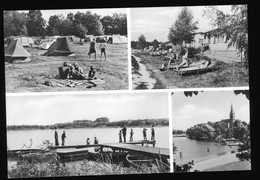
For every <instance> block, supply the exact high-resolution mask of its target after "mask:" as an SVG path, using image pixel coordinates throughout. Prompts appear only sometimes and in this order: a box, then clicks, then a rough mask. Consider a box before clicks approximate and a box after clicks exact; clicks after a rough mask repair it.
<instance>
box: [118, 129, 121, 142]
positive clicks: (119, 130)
mask: <svg viewBox="0 0 260 180" xmlns="http://www.w3.org/2000/svg"><path fill="white" fill-rule="evenodd" d="M118 135H119V142H120V143H121V142H122V131H121V130H119V133H118Z"/></svg>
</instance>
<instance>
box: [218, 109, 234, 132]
mask: <svg viewBox="0 0 260 180" xmlns="http://www.w3.org/2000/svg"><path fill="white" fill-rule="evenodd" d="M235 120H236V119H235V112H234V109H233V105H232V104H231V109H230V113H229V119H222V120H221V122H224V123H225V124H226V125H227V127H228V129H231V130H232V129H233V126H234V121H235Z"/></svg>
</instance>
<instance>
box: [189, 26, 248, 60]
mask: <svg viewBox="0 0 260 180" xmlns="http://www.w3.org/2000/svg"><path fill="white" fill-rule="evenodd" d="M229 42H230V39H228V38H227V36H226V35H224V34H221V33H219V31H218V29H214V30H210V31H207V32H198V33H195V34H194V41H193V42H192V43H191V44H190V46H191V47H195V48H197V47H199V46H201V45H204V46H206V45H208V46H209V48H210V51H208V52H207V53H208V55H209V56H212V57H214V58H215V57H223V58H228V59H233V60H241V58H243V56H244V55H243V54H241V53H240V52H238V50H237V49H236V48H235V47H234V46H232V45H231V46H228V44H229Z"/></svg>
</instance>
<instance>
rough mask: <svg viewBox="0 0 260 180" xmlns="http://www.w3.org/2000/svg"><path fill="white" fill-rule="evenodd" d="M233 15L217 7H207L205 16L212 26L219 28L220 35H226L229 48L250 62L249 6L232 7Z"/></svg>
mask: <svg viewBox="0 0 260 180" xmlns="http://www.w3.org/2000/svg"><path fill="white" fill-rule="evenodd" d="M231 12H232V13H231V14H224V13H223V12H222V11H220V10H218V9H217V8H216V7H214V6H211V7H207V9H206V10H204V11H203V16H205V17H206V18H208V19H210V21H211V25H212V26H213V27H216V28H217V33H218V35H226V36H227V39H229V40H230V41H229V44H228V46H229V47H230V46H234V47H235V48H236V49H237V50H238V51H239V52H240V53H241V54H242V53H244V60H245V61H248V17H247V5H232V6H231Z"/></svg>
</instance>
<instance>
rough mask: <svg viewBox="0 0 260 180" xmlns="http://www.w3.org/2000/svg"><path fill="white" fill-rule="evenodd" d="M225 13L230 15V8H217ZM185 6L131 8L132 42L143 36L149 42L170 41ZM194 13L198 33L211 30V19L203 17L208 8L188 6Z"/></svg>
mask: <svg viewBox="0 0 260 180" xmlns="http://www.w3.org/2000/svg"><path fill="white" fill-rule="evenodd" d="M216 7H217V8H218V9H219V10H221V11H223V12H224V13H230V6H224V5H221V6H216ZM182 8H183V6H177V7H153V8H131V10H130V16H131V40H132V41H137V40H138V37H139V36H140V35H141V34H143V35H144V36H145V37H146V40H147V41H153V40H154V39H157V40H158V41H162V42H166V41H168V38H167V36H168V33H169V28H170V27H171V26H172V24H174V22H175V21H176V19H177V17H178V15H179V13H180V12H181V10H182ZM187 8H188V9H189V10H190V11H192V13H193V17H194V19H193V20H194V22H195V21H198V28H199V29H198V30H197V32H204V31H208V30H211V29H212V27H211V26H210V25H209V22H210V21H209V19H207V18H205V17H203V16H202V13H203V9H206V6H187Z"/></svg>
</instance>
